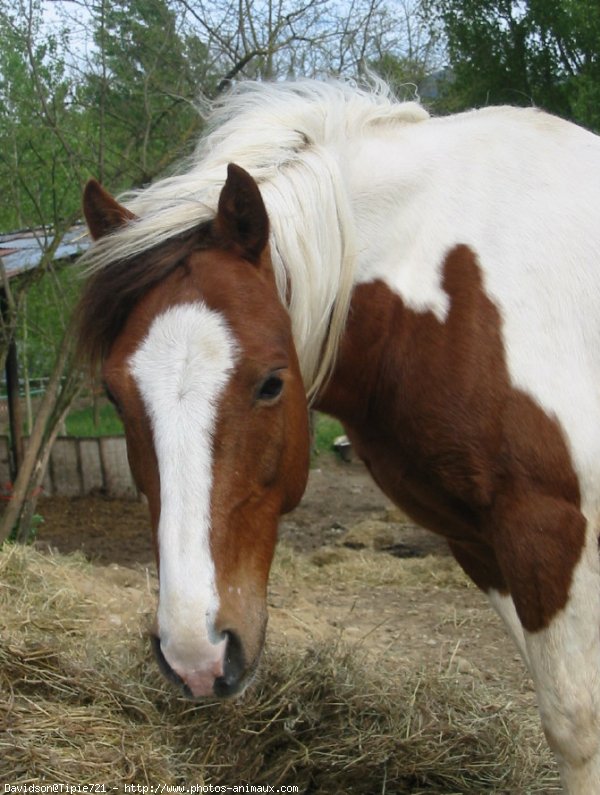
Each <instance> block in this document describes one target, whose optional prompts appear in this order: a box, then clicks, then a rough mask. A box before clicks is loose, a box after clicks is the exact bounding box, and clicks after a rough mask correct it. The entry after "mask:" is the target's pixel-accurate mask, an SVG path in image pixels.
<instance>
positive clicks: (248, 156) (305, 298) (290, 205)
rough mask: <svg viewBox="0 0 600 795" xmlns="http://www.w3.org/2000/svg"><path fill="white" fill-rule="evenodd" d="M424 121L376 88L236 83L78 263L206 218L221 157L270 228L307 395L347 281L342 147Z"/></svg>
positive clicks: (328, 355) (222, 173)
mask: <svg viewBox="0 0 600 795" xmlns="http://www.w3.org/2000/svg"><path fill="white" fill-rule="evenodd" d="M424 118H427V113H426V111H425V110H424V109H423V108H421V107H420V106H419V105H418V104H416V103H413V102H406V103H398V102H395V101H393V99H392V98H391V96H390V92H389V90H388V89H387V87H386V86H385V85H384V84H383V83H378V84H377V87H376V89H375V90H373V91H371V92H368V91H363V90H359V89H357V88H354V87H351V86H350V85H348V84H345V83H338V82H318V81H309V80H305V81H299V82H287V83H273V84H264V83H250V82H249V83H242V84H240V86H239V87H238V88H236V89H235V90H234V91H232V92H231V93H229V94H228V95H226V96H225V98H224V99H223V100H222V101H220V102H219V103H218V105H216V106H215V107H214V108H213V111H212V114H211V117H210V119H209V129H210V131H209V133H208V135H207V136H206V137H205V138H203V139H202V140H201V141H200V143H199V145H198V147H197V149H196V151H195V153H194V155H193V156H192V157H191V158H190V159H188V160H187V161H186V162H184V163H183V165H182V168H181V170H180V172H179V173H177V174H176V175H174V176H170V177H167V178H165V179H162V180H159V181H158V182H156V183H154V184H153V185H150V186H149V187H148V188H145V189H143V190H140V191H138V192H135V193H131V194H129V195H128V196H127V197H126V198H125V199H124V201H125V203H126V204H127V206H128V207H129V208H130V209H131V210H132V211H133V212H134V213H135V214H136V215H137V216H138V217H139V219H140V220H139V221H136V222H135V223H132V224H129V225H127V226H126V227H123V228H122V229H121V230H119V231H117V232H116V233H114V234H112V235H109V236H107V237H105V238H102V239H101V240H99V241H98V242H97V243H96V245H95V246H93V247H92V249H91V250H90V252H89V253H88V254H87V255H86V257H85V261H86V263H87V265H88V268H89V270H97V269H99V268H102V267H103V266H104V265H106V264H107V263H108V262H110V261H113V260H115V259H117V258H118V259H125V258H130V257H134V256H137V255H139V254H140V253H142V252H143V251H145V250H148V249H150V248H152V247H154V246H156V245H159V244H160V243H162V242H164V241H166V240H168V239H169V238H171V237H173V236H175V235H177V234H180V233H182V232H184V231H187V230H189V229H190V228H193V227H194V226H196V225H198V224H200V223H204V222H206V221H208V220H210V219H211V218H213V217H214V215H215V212H216V206H217V201H218V197H219V193H220V191H221V188H222V187H223V184H224V182H225V177H226V168H227V164H228V163H237V164H238V165H240V166H242V167H243V168H245V169H246V170H247V171H248V172H249V173H250V174H251V175H252V176H253V177H254V179H255V180H256V182H257V183H258V185H259V187H260V190H261V194H262V196H263V199H264V202H265V205H266V208H267V212H268V213H269V220H270V225H271V241H270V242H271V255H272V259H273V266H274V269H275V274H276V279H277V285H278V289H279V292H280V296H281V298H282V301H283V302H284V303H286V304H287V306H288V309H289V312H290V317H291V322H292V328H293V333H294V340H295V344H296V348H297V351H298V356H299V359H300V366H301V369H302V374H303V378H304V381H305V385H306V389H307V392H308V393H309V394H310V395H314V394H315V393H316V391H317V390H318V388H319V386H320V385H321V384H322V383H323V381H324V379H325V378H326V376H327V373H328V372H329V370H330V368H331V365H332V363H333V361H334V358H335V353H336V350H337V344H338V341H339V338H340V335H341V333H342V331H343V328H344V325H345V322H346V316H347V312H348V306H349V302H350V295H351V292H352V284H353V278H354V258H355V245H354V233H353V218H352V213H351V209H350V204H349V200H348V197H347V194H346V190H345V184H344V175H343V172H342V169H341V168H340V165H341V163H340V160H341V153H342V151H343V149H344V146H345V143H346V142H347V141H349V140H351V139H352V138H356V137H358V136H360V135H361V132H363V131H364V129H365V127H369V126H373V125H385V124H396V123H398V122H415V121H420V120H422V119H424Z"/></svg>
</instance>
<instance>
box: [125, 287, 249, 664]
mask: <svg viewBox="0 0 600 795" xmlns="http://www.w3.org/2000/svg"><path fill="white" fill-rule="evenodd" d="M236 350H237V346H236V341H235V338H234V336H233V334H232V332H231V331H230V329H229V328H228V326H227V324H226V322H225V320H224V319H223V318H222V316H221V315H220V314H219V313H217V312H215V311H213V310H211V309H209V308H208V307H206V306H205V305H204V304H202V303H193V304H182V305H180V306H176V307H173V308H171V309H168V310H167V311H166V312H164V313H163V314H162V315H159V316H158V317H157V318H156V319H155V320H154V321H153V323H152V325H151V326H150V330H149V332H148V335H147V336H146V338H145V339H144V341H143V342H142V344H141V345H140V347H139V348H138V350H137V351H136V353H135V354H134V355H133V356H132V357H131V359H130V369H131V373H132V375H133V377H134V379H135V381H136V383H137V385H138V388H139V390H140V393H141V395H142V399H143V401H144V405H145V407H146V411H147V412H148V416H149V418H150V422H151V425H152V430H153V435H154V447H155V450H156V457H157V460H158V469H159V474H160V506H161V510H160V521H159V526H158V544H159V554H160V573H159V579H160V597H159V606H158V629H159V636H160V640H161V649H162V652H163V654H164V656H165V658H166V659H167V661H168V662H169V664H170V665H171V667H172V668H173V669H174V670H175V671H176V672H177V673H179V675H180V676H182V678H183V679H184V680H185V679H186V676H187V677H188V678H189V677H191V675H192V674H195V675H196V676H200V675H201V674H204V673H206V674H207V675H208V673H209V672H211V674H210V675H211V676H212V672H215V673H216V674H217V675H218V674H219V666H220V665H221V661H222V656H223V653H224V648H225V640H224V639H223V638H220V637H219V636H218V635H217V634H216V633H215V629H214V621H215V617H216V615H217V612H218V609H219V598H218V594H217V590H216V585H215V567H214V562H213V559H212V555H211V550H210V522H211V516H210V499H211V487H212V469H213V450H212V441H213V434H214V429H215V424H216V414H217V406H218V402H219V398H220V396H221V395H222V393H223V390H224V388H225V385H226V384H227V382H228V380H229V378H230V375H231V372H232V368H233V366H234V363H235V359H236Z"/></svg>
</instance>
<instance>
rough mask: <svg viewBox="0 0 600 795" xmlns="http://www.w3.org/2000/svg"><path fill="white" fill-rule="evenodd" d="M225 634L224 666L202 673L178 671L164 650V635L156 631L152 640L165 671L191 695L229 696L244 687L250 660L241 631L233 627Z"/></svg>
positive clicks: (157, 657)
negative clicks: (240, 635) (233, 630)
mask: <svg viewBox="0 0 600 795" xmlns="http://www.w3.org/2000/svg"><path fill="white" fill-rule="evenodd" d="M223 634H224V635H225V636H226V638H227V644H226V646H225V654H224V657H223V664H222V666H219V670H218V671H217V669H215V670H213V672H212V673H211V672H210V671H204V672H202V673H201V674H199V673H198V672H191V673H189V674H186V673H184V672H177V671H175V670H174V669H173V668H172V666H171V665H170V664H169V661H168V660H167V659H166V657H165V655H164V654H163V650H162V648H161V644H160V638H159V637H158V636H157V635H155V634H152V635H151V636H150V640H151V643H152V648H153V649H154V654H155V655H156V659H157V661H158V667H159V668H160V670H161V672H162V673H163V675H164V676H165V677H166V678H167V679H168V680H169V681H170V682H173V684H175V685H177V686H178V687H180V688H181V689H182V690H183V692H184V694H185V695H186V696H187V697H188V698H192V699H197V698H206V697H209V696H211V695H214V696H217V697H218V698H227V697H230V696H234V695H235V694H236V693H239V692H240V691H241V690H243V689H244V687H245V685H246V682H247V681H248V677H247V676H246V675H245V674H246V662H245V658H244V652H243V649H242V644H241V641H240V639H239V637H238V635H237V634H236V633H235V632H232V631H231V630H226V631H225V632H224V633H223Z"/></svg>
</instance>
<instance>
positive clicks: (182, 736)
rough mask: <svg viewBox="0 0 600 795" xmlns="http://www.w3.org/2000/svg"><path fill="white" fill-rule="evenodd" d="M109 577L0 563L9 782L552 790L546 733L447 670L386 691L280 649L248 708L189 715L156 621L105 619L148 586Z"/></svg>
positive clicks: (49, 564) (2, 745) (405, 677)
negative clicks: (151, 639) (161, 657)
mask: <svg viewBox="0 0 600 795" xmlns="http://www.w3.org/2000/svg"><path fill="white" fill-rule="evenodd" d="M116 574H117V572H115V571H112V570H111V569H95V568H94V567H93V566H91V565H90V564H87V563H86V562H85V561H83V559H82V558H80V557H77V556H72V557H63V556H59V555H42V554H40V553H39V552H36V551H35V550H34V549H31V548H26V549H24V548H18V547H7V548H5V549H4V550H2V552H0V726H2V727H3V729H4V730H3V731H0V780H4V781H9V782H11V783H14V784H18V783H25V782H26V783H28V784H34V783H45V784H47V783H53V782H57V781H60V782H64V783H68V784H81V783H96V784H98V783H105V784H108V785H109V786H111V787H112V786H115V785H121V786H122V785H123V784H124V783H136V784H143V785H154V786H156V785H160V784H170V785H173V784H187V783H189V782H193V783H196V784H203V785H205V786H208V785H210V784H213V785H217V784H218V785H221V786H235V785H240V784H244V783H249V784H254V785H259V784H270V785H273V786H277V785H281V784H288V785H289V784H295V785H297V786H298V787H299V791H300V792H305V793H307V792H310V793H312V794H313V795H338V793H339V794H340V795H341V793H344V794H345V795H352V794H353V793H356V794H357V795H372V793H382V794H383V795H391V794H392V793H393V794H394V795H404V794H405V793H407V794H408V793H413V795H418V794H419V793H429V794H430V795H442V793H443V794H444V795H450V793H462V794H463V795H481V793H483V792H485V793H501V792H502V793H507V792H515V793H516V792H520V793H525V792H526V793H528V794H529V795H533V793H542V792H551V791H558V790H555V789H554V787H555V786H556V785H557V781H556V773H555V770H554V767H553V764H552V761H551V759H550V755H549V752H548V750H547V748H546V746H545V744H544V742H543V739H542V737H541V732H540V731H539V727H538V725H537V720H535V722H533V720H532V717H531V716H530V715H529V714H524V713H523V712H522V711H520V710H519V709H518V708H517V707H516V706H515V705H514V701H512V700H511V698H510V696H509V694H507V693H505V692H502V691H501V690H500V689H499V688H498V687H494V689H491V688H490V687H489V686H488V685H486V684H484V683H482V682H479V681H476V680H474V679H473V680H471V681H469V682H468V683H467V682H466V681H465V677H462V678H461V677H457V676H452V675H444V674H443V673H440V672H439V671H438V670H427V669H422V670H407V669H405V668H403V669H401V670H399V671H398V673H397V676H395V677H394V678H393V680H390V678H389V676H388V675H385V674H384V673H383V672H382V671H381V669H380V667H379V666H377V665H376V664H375V663H374V662H373V661H372V660H371V659H370V658H369V657H368V655H367V653H366V652H365V651H364V650H362V649H360V648H355V647H352V646H345V645H341V644H337V645H336V644H334V643H328V644H323V645H312V646H309V647H302V646H294V647H290V646H288V645H286V642H285V639H284V638H280V637H277V638H275V641H276V642H274V643H273V642H272V643H271V644H270V645H269V649H268V650H267V653H266V655H265V658H264V660H263V662H262V665H261V669H260V673H259V675H258V677H257V680H256V682H255V683H254V684H253V686H252V687H251V688H250V689H249V691H248V692H247V693H246V694H245V695H244V696H243V697H241V698H238V699H235V700H232V701H228V702H225V703H211V702H205V703H198V704H193V703H191V702H189V701H185V700H183V699H181V698H180V697H179V696H178V694H177V693H176V692H175V691H174V690H173V689H172V688H171V687H170V686H169V685H168V684H166V683H165V682H164V681H163V680H162V679H161V678H160V676H159V674H158V673H157V668H156V664H155V662H154V660H153V659H152V656H151V654H150V652H149V648H148V643H147V641H146V639H145V637H144V629H143V627H144V626H145V622H146V621H147V619H146V618H145V617H143V616H142V617H141V618H140V619H138V620H137V623H136V624H135V625H134V626H131V624H130V623H123V622H120V621H117V620H116V619H117V618H118V616H117V615H112V614H111V611H114V610H115V609H116V608H115V607H114V605H120V606H121V608H122V607H123V606H125V605H130V604H131V602H132V599H133V593H134V591H136V589H137V592H138V594H139V595H140V596H141V597H142V603H144V598H143V597H144V594H143V593H141V590H142V589H143V587H144V586H143V584H142V585H140V581H141V582H142V583H143V575H142V574H139V573H138V574H137V576H138V580H131V581H127V580H123V570H121V572H120V577H121V580H118V579H116V578H115V575H116ZM134 574H136V573H133V574H131V575H128V576H131V577H132V578H133V577H134ZM147 597H148V599H147V602H148V605H150V604H151V594H150V592H149V593H148V594H147Z"/></svg>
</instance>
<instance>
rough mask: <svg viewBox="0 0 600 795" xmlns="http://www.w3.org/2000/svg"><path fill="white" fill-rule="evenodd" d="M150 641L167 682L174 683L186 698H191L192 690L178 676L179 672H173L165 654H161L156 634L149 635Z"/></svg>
mask: <svg viewBox="0 0 600 795" xmlns="http://www.w3.org/2000/svg"><path fill="white" fill-rule="evenodd" d="M150 643H151V644H152V649H153V651H154V655H155V657H156V660H157V662H158V667H159V669H160V671H161V673H162V674H163V676H164V677H165V678H166V679H168V680H169V682H172V683H173V684H174V685H177V686H178V687H181V688H183V691H184V693H185V695H186V696H188V698H191V697H192V691H191V690H190V689H189V687H188V686H187V685H186V683H185V682H184V681H183V679H182V678H181V677H180V676H179V674H178V673H175V671H174V670H173V669H172V668H171V666H170V665H169V663H168V661H167V659H166V657H165V655H164V654H163V651H162V649H161V647H160V638H159V637H158V636H157V635H150Z"/></svg>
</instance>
